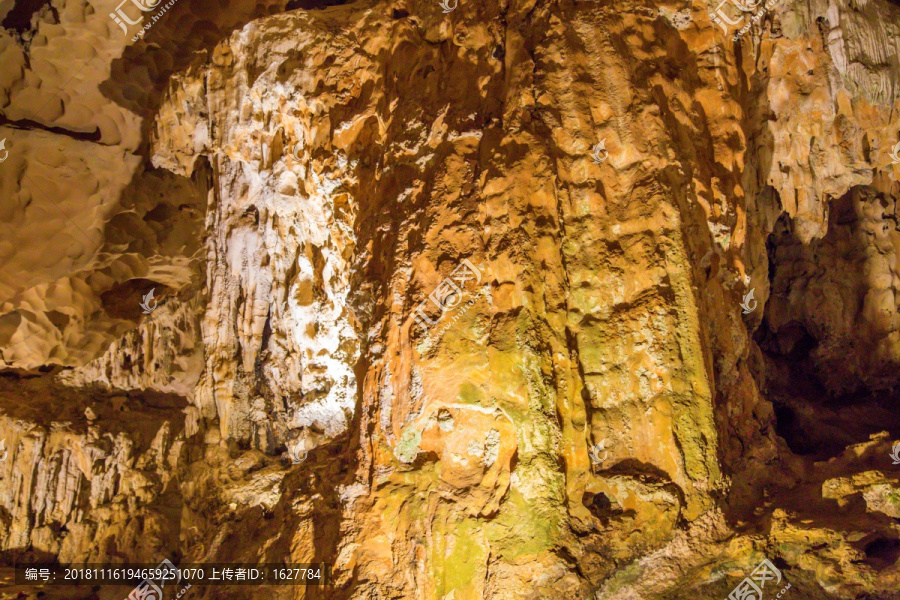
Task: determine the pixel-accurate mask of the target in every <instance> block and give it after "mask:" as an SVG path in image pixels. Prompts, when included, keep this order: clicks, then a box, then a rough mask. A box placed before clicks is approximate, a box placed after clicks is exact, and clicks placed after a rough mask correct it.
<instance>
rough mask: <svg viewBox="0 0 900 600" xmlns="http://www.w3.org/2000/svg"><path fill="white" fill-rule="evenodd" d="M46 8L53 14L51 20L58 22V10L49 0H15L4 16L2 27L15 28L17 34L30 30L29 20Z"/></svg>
mask: <svg viewBox="0 0 900 600" xmlns="http://www.w3.org/2000/svg"><path fill="white" fill-rule="evenodd" d="M45 7H46V8H48V9H49V10H50V12H51V14H52V15H53V22H54V23H59V12H58V11H57V10H56V8H55V7H54V6H53V4H51V3H50V0H17V1H16V2H15V3H14V4H13V7H12V10H10V11H9V12H8V13H7V14H6V17H5V18H4V19H3V23H2V25H3V27H5V28H7V29H13V30H15V31H16V32H17V33H18V34H19V35H21V34H23V33H25V32H26V31H30V30H31V20H32V18H33V17H34V15H35V14H36V13H37V12H39V11H40V10H41V9H43V8H45Z"/></svg>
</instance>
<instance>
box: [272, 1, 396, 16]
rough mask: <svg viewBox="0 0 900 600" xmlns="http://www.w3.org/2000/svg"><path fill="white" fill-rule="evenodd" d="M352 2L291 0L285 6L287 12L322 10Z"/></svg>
mask: <svg viewBox="0 0 900 600" xmlns="http://www.w3.org/2000/svg"><path fill="white" fill-rule="evenodd" d="M350 1H351V0H291V1H290V2H288V3H287V6H285V10H296V9H298V8H302V9H303V10H321V9H323V8H328V7H329V6H340V5H341V4H347V3H348V2H350ZM407 14H409V13H407Z"/></svg>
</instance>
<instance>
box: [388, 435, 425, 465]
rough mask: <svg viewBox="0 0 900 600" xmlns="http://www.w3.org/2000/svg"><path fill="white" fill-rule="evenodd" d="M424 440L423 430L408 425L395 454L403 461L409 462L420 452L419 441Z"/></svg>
mask: <svg viewBox="0 0 900 600" xmlns="http://www.w3.org/2000/svg"><path fill="white" fill-rule="evenodd" d="M421 441H422V432H421V431H419V430H418V429H416V428H415V427H407V428H406V429H405V430H403V435H401V436H400V440H399V441H398V442H397V447H396V448H395V449H394V456H396V457H397V459H398V460H400V462H402V463H406V464H409V463H411V462H413V461H414V460H416V455H417V454H418V453H419V443H420V442H421Z"/></svg>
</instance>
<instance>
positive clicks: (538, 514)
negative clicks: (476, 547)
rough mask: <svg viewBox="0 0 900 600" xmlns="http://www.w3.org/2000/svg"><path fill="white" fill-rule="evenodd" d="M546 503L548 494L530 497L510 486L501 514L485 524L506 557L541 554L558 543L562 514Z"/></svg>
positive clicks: (496, 547) (504, 558) (493, 540)
mask: <svg viewBox="0 0 900 600" xmlns="http://www.w3.org/2000/svg"><path fill="white" fill-rule="evenodd" d="M545 504H547V501H546V499H544V498H537V499H531V500H529V499H527V498H525V496H523V495H522V493H521V492H520V491H518V490H516V489H514V488H511V489H510V490H509V494H508V495H507V497H506V499H505V501H504V503H503V504H502V506H501V509H500V514H499V515H498V516H497V517H496V518H495V519H493V520H492V521H490V522H489V523H488V524H487V525H486V527H485V531H486V533H487V536H488V539H489V540H490V542H491V547H492V548H493V549H494V551H495V552H496V553H498V554H499V555H500V557H501V558H502V559H503V560H505V561H512V560H514V559H515V558H517V557H519V556H526V555H538V554H541V553H543V552H547V551H549V550H551V549H552V548H553V547H554V546H555V544H556V541H557V540H558V538H559V536H560V534H561V528H560V519H561V516H560V513H559V512H558V511H555V510H552V507H551V506H549V505H548V504H547V505H545Z"/></svg>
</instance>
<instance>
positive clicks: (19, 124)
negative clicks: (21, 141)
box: [0, 115, 101, 142]
mask: <svg viewBox="0 0 900 600" xmlns="http://www.w3.org/2000/svg"><path fill="white" fill-rule="evenodd" d="M0 127H11V128H13V129H22V130H26V131H32V130H35V129H38V130H41V131H47V132H49V133H55V134H57V135H64V136H66V137H69V138H72V139H73V140H78V141H80V142H99V141H100V137H101V136H100V128H99V127H96V128H94V130H93V131H72V130H71V129H65V128H63V127H48V126H47V125H43V124H41V123H38V122H37V121H32V120H30V119H19V120H16V121H13V120H11V119H7V118H6V117H4V116H3V115H0Z"/></svg>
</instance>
